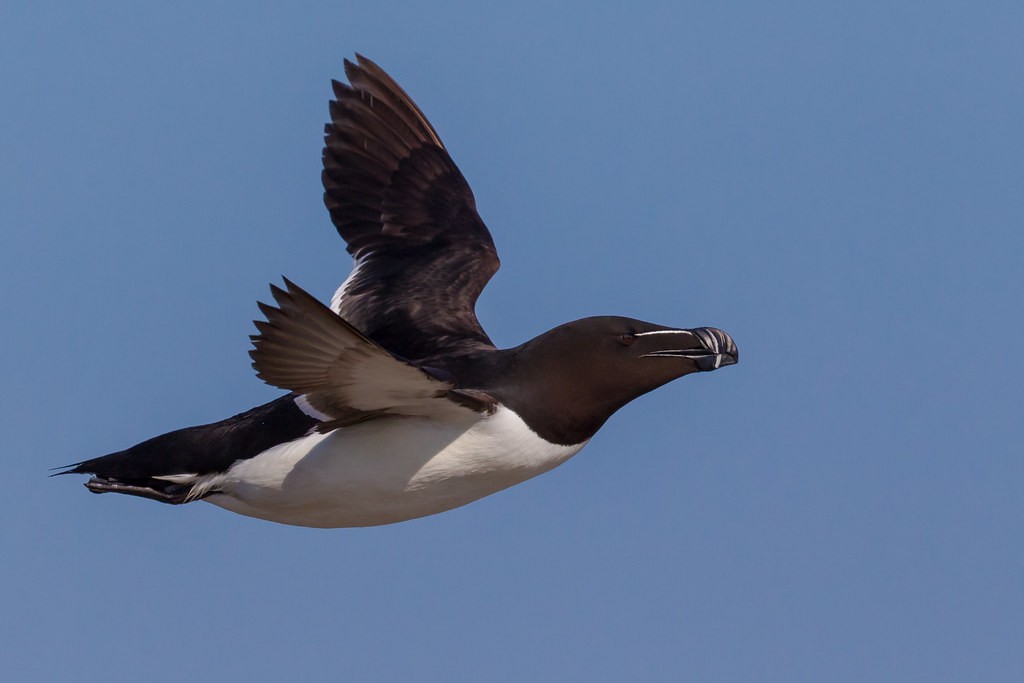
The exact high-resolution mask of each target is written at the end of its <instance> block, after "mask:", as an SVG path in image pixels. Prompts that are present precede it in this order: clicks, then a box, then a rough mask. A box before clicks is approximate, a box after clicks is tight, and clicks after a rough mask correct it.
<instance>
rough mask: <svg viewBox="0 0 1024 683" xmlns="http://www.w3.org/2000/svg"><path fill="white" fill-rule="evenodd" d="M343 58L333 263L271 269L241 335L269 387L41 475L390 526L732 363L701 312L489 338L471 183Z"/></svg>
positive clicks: (404, 108)
mask: <svg viewBox="0 0 1024 683" xmlns="http://www.w3.org/2000/svg"><path fill="white" fill-rule="evenodd" d="M344 71H345V76H346V78H347V81H348V82H347V83H343V82H340V81H337V80H333V81H332V86H333V95H334V99H332V100H331V101H330V117H329V118H330V120H329V122H328V123H327V124H326V126H325V128H324V131H325V135H324V148H323V154H322V162H323V169H322V174H321V178H322V182H323V188H324V195H323V198H324V204H325V205H326V208H327V211H328V213H329V215H330V219H331V221H332V223H333V224H334V226H335V228H336V229H337V231H338V233H339V234H340V236H341V237H342V239H343V240H344V241H345V243H346V244H347V251H348V253H349V254H350V255H351V256H352V258H353V267H352V271H351V273H350V274H349V276H348V277H347V278H346V279H345V281H344V282H343V283H342V284H341V286H340V287H339V288H338V290H337V292H336V293H335V294H334V296H333V297H332V299H331V301H330V305H329V306H328V305H325V304H323V303H321V302H320V301H319V300H318V299H317V298H315V297H314V296H312V295H311V294H309V293H307V292H306V291H305V290H303V289H302V288H301V287H299V286H298V285H296V284H295V283H294V282H292V281H291V280H289V279H287V278H285V279H284V283H283V286H277V285H271V287H270V290H271V295H272V298H273V303H271V304H268V303H262V302H259V303H258V306H259V309H260V311H261V313H262V314H263V316H264V319H263V320H257V321H254V324H255V326H256V331H257V334H255V335H252V336H251V337H250V339H251V342H252V349H251V350H250V352H249V353H250V356H251V358H252V365H253V368H254V369H255V371H256V375H257V376H258V377H259V378H260V379H262V380H263V381H265V382H267V383H268V384H271V385H273V386H275V387H277V388H279V389H281V390H284V391H285V392H287V393H285V394H284V395H282V396H280V397H278V398H276V399H275V400H272V401H270V402H269V403H266V404H264V405H261V406H257V407H255V408H253V409H251V410H247V411H245V412H242V413H239V414H237V415H234V416H232V417H229V418H227V419H224V420H221V421H219V422H214V423H211V424H206V425H200V426H193V427H187V428H184V429H178V430H175V431H171V432H168V433H166V434H162V435H160V436H156V437H154V438H151V439H149V440H147V441H143V442H142V443H139V444H137V445H134V446H132V447H130V448H127V449H125V450H122V451H118V452H114V453H110V454H108V455H104V456H101V457H97V458H93V459H90V460H85V461H82V462H78V463H75V464H73V465H68V466H66V467H64V468H59V469H62V470H63V471H60V472H57V474H87V475H91V478H90V479H89V480H88V481H87V482H86V483H85V486H86V487H87V488H88V489H89V490H90V491H92V492H94V493H120V494H127V495H132V496H139V497H142V498H148V499H151V500H155V501H160V502H163V503H169V504H173V505H181V504H186V503H191V502H195V501H205V502H208V503H212V504H214V505H217V506H219V507H221V508H224V509H226V510H229V511H232V512H235V513H238V514H241V515H247V516H250V517H255V518H258V519H263V520H268V521H271V522H277V523H281V524H289V525H296V526H304V527H318V528H343V527H366V526H377V525H384V524H392V523H396V522H403V521H406V520H410V519H416V518H420V517H425V516H427V515H432V514H436V513H440V512H444V511H447V510H451V509H453V508H457V507H460V506H463V505H466V504H468V503H471V502H473V501H476V500H479V499H481V498H483V497H485V496H488V495H491V494H493V493H496V492H498V491H501V490H503V489H506V488H508V487H510V486H513V485H516V484H519V483H521V482H523V481H526V480H528V479H530V478H532V477H535V476H537V475H540V474H542V473H544V472H547V471H549V470H551V469H552V468H554V467H557V466H558V465H560V464H562V463H564V462H565V461H566V460H568V459H569V458H570V457H572V456H573V455H575V454H576V453H577V452H578V451H579V450H580V449H582V448H583V447H584V446H585V445H587V443H588V442H589V441H590V439H591V438H592V437H593V436H594V434H595V433H596V432H597V431H598V430H599V429H600V428H601V427H602V425H604V423H605V422H606V421H607V420H608V419H609V418H610V417H611V416H612V414H613V413H615V412H616V411H617V410H619V409H620V408H622V407H623V406H624V405H626V404H627V403H629V402H630V401H632V400H633V399H635V398H637V397H639V396H641V395H643V394H646V393H648V392H650V391H652V390H654V389H656V388H658V387H659V386H662V385H664V384H666V383H668V382H671V381H673V380H675V379H678V378H680V377H683V376H685V375H689V374H693V373H697V372H708V371H712V370H716V369H718V368H721V367H723V366H727V365H733V364H735V363H737V362H738V360H739V353H738V350H737V347H736V344H735V342H734V341H733V339H732V337H730V336H729V335H728V334H727V333H726V332H724V331H722V330H720V329H717V328H713V327H694V328H677V327H669V326H664V325H657V324H653V323H649V322H643V321H640V320H634V319H631V318H627V317H620V316H598V317H587V318H582V319H579V320H575V321H572V322H569V323H565V324H563V325H559V326H557V327H555V328H553V329H551V330H549V331H547V332H545V333H543V334H541V335H539V336H537V337H535V338H533V339H531V340H529V341H526V342H524V343H522V344H520V345H519V346H515V347H512V348H504V349H499V348H497V347H496V346H495V345H494V343H493V342H492V341H491V339H490V337H489V336H488V335H487V333H486V332H485V331H484V329H483V327H482V326H481V325H480V322H479V320H478V319H477V316H476V312H475V308H476V302H477V298H478V297H479V295H480V293H481V291H482V290H483V289H484V286H485V285H486V284H487V282H488V281H489V280H490V279H491V277H492V276H493V275H494V274H495V272H496V271H497V270H498V266H499V260H498V255H497V252H496V250H495V247H494V242H493V240H492V238H491V235H490V232H489V231H488V229H487V227H486V225H485V224H484V222H483V220H482V219H481V217H480V214H479V213H478V212H477V208H476V200H475V198H474V195H473V192H472V191H471V189H470V187H469V185H468V183H467V182H466V180H465V178H464V177H463V175H462V173H461V172H460V171H459V169H458V167H457V166H456V165H455V163H454V162H453V161H452V158H451V156H450V155H449V154H448V151H447V149H446V147H445V145H444V144H443V143H442V142H441V138H440V137H439V135H438V134H437V132H436V131H435V129H434V127H433V126H432V125H431V124H430V122H429V121H428V120H427V117H426V116H425V115H424V114H423V112H422V111H421V110H420V108H419V107H418V106H417V105H416V104H415V103H414V102H413V100H412V98H410V97H409V95H408V94H406V92H405V90H403V89H402V88H401V87H400V86H399V85H398V83H397V82H396V81H395V80H394V79H393V78H391V76H389V75H388V74H387V73H386V72H385V71H384V70H383V69H382V68H381V67H379V66H378V65H377V64H375V63H374V62H373V61H371V60H369V59H367V58H366V57H364V56H362V55H360V54H358V53H357V54H356V55H355V61H350V60H348V59H345V60H344Z"/></svg>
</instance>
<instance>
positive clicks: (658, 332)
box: [633, 330, 697, 337]
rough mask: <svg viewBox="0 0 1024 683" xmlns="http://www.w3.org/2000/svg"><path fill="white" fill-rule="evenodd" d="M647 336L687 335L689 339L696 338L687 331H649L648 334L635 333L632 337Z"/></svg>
mask: <svg viewBox="0 0 1024 683" xmlns="http://www.w3.org/2000/svg"><path fill="white" fill-rule="evenodd" d="M649 334H688V335H690V336H691V337H696V336H697V335H695V334H694V333H693V332H690V331H689V330H651V331H650V332H637V333H636V334H634V335H633V336H634V337H646V336H647V335H649Z"/></svg>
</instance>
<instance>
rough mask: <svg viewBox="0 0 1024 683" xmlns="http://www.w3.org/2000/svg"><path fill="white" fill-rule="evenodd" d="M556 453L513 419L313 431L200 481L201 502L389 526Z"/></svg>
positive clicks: (479, 494)
mask: <svg viewBox="0 0 1024 683" xmlns="http://www.w3.org/2000/svg"><path fill="white" fill-rule="evenodd" d="M585 445H586V442H583V443H580V444H576V445H574V446H559V445H556V444H552V443H549V442H547V441H545V440H544V439H542V438H540V437H539V436H537V434H535V433H534V432H533V431H531V430H530V428H529V427H527V426H526V423H524V422H523V421H522V419H520V418H519V416H518V415H516V414H515V413H514V412H512V411H511V410H509V409H507V408H503V407H502V408H499V409H498V410H497V411H496V412H495V413H494V414H493V415H490V416H487V417H484V418H482V419H474V418H472V417H471V418H469V419H468V420H467V421H464V422H461V423H456V422H446V423H440V422H437V421H434V420H428V419H420V418H396V419H381V420H374V421H370V422H365V423H363V424H358V425H353V426H351V427H346V428H344V429H337V430H335V431H333V432H331V433H329V434H326V435H324V434H312V435H310V436H305V437H303V438H301V439H297V440H295V441H292V442H289V443H285V444H281V445H279V446H275V447H274V448H271V449H269V450H266V451H264V452H263V453H260V454H259V455H257V456H256V457H254V458H250V459H248V460H243V461H240V462H238V463H237V464H235V465H234V466H232V468H231V469H230V470H228V471H227V472H225V473H224V474H219V475H215V476H212V477H210V478H209V479H207V480H206V481H203V482H201V483H200V484H199V486H200V487H202V488H203V489H206V488H215V489H218V490H219V491H221V493H217V494H214V495H211V496H209V497H208V498H206V499H205V500H207V501H209V502H211V503H213V504H215V505H219V506H220V507H223V508H226V509H228V510H231V511H233V512H237V513H239V514H243V515H249V516H251V517H259V518H261V519H267V520H270V521H273V522H280V523H282V524H295V525H298V526H311V527H352V526H374V525H377V524H390V523H393V522H401V521H403V520H406V519H413V518H415V517H423V516H425V515H432V514H435V513H437V512H443V511H445V510H450V509H452V508H456V507H459V506H460V505H465V504H466V503H470V502H472V501H474V500H477V499H478V498H483V497H484V496H487V495H490V494H492V493H495V492H496V491H500V490H502V489H504V488H508V487H509V486H512V485H514V484H518V483H519V482H522V481H525V480H527V479H529V478H531V477H535V476H537V475H538V474H541V473H543V472H546V471H548V470H550V469H551V468H553V467H555V466H557V465H560V464H562V463H563V462H565V461H566V460H568V459H569V458H570V457H571V456H573V455H574V454H575V453H576V452H578V451H579V450H580V449H581V448H583V446H585Z"/></svg>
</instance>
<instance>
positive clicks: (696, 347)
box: [497, 316, 739, 444]
mask: <svg viewBox="0 0 1024 683" xmlns="http://www.w3.org/2000/svg"><path fill="white" fill-rule="evenodd" d="M512 352H513V353H514V355H515V362H514V364H513V368H514V370H513V372H512V373H510V374H511V375H514V376H515V382H514V383H513V384H506V385H505V386H504V387H501V388H500V389H499V390H498V392H497V393H499V394H500V393H505V394H508V395H507V396H499V397H498V398H499V400H502V401H503V402H505V403H507V404H509V405H510V407H512V408H513V409H515V410H516V412H518V413H519V414H520V415H522V417H523V419H524V420H526V422H527V423H528V424H529V425H530V426H531V427H533V428H534V429H535V431H537V433H538V434H540V435H541V436H543V437H544V438H546V439H547V440H549V441H554V442H556V443H563V444H574V443H580V442H581V441H584V440H586V439H588V438H590V437H591V436H593V434H594V433H595V432H596V431H597V430H598V429H599V428H600V427H601V425H602V424H604V422H605V421H606V420H607V419H608V418H609V417H611V415H612V413H614V412H615V411H616V410H618V409H619V408H621V407H622V406H624V405H626V404H627V403H629V402H630V401H632V400H633V399H635V398H636V397H638V396H642V395H643V394H646V393H647V392H649V391H652V390H653V389H656V388H658V387H660V386H661V385H663V384H666V383H667V382H671V381H672V380H674V379H677V378H679V377H682V376H683V375H689V374H691V373H694V372H707V371H710V370H715V369H717V368H719V367H722V366H724V365H733V364H735V363H736V362H737V361H738V359H739V353H738V351H737V350H736V344H735V343H734V342H733V340H732V338H731V337H730V336H729V335H728V334H726V333H725V332H722V331H721V330H717V329H715V328H713V327H698V328H693V329H678V328H671V327H665V326H663V325H654V324H652V323H647V322H643V321H640V320H633V319H630V318H620V317H613V316H602V317H595V318H584V319H582V320H576V321H574V322H571V323H566V324H564V325H560V326H558V327H556V328H555V329H553V330H551V331H549V332H546V333H544V334H542V335H541V336H539V337H536V338H535V339H532V340H530V341H528V342H527V343H525V344H523V345H522V346H520V347H518V348H517V349H514V350H512ZM527 378H528V379H527ZM524 387H528V388H529V389H524ZM525 392H529V393H530V394H531V395H529V396H527V395H525ZM523 411H526V413H527V414H524V412H523Z"/></svg>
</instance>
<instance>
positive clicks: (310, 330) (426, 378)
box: [249, 279, 493, 431]
mask: <svg viewBox="0 0 1024 683" xmlns="http://www.w3.org/2000/svg"><path fill="white" fill-rule="evenodd" d="M285 284H286V286H287V287H288V290H287V291H284V290H282V289H280V288H278V287H275V286H273V285H271V288H270V289H271V292H272V293H273V295H274V299H275V301H276V302H277V307H274V306H269V305H267V304H264V303H260V310H262V311H263V314H264V315H265V316H266V317H267V322H262V321H256V327H257V329H258V330H259V332H260V333H259V334H258V335H254V336H253V337H252V340H253V345H254V346H255V348H254V349H253V350H252V351H250V352H249V355H250V356H251V357H252V360H253V363H252V365H253V367H254V368H255V369H256V374H257V376H258V377H259V378H260V379H262V380H263V381H265V382H267V383H268V384H273V385H274V386H277V387H280V388H282V389H287V390H289V391H294V392H298V393H299V394H302V399H301V400H300V406H301V405H302V402H303V401H304V402H305V403H306V404H307V406H308V407H311V408H312V409H313V410H314V411H315V412H316V413H317V414H318V416H319V417H322V418H326V419H325V421H324V422H323V423H322V424H321V425H319V426H318V428H319V429H321V431H326V430H329V429H333V428H335V427H341V426H344V425H346V424H352V423H354V422H359V421H362V420H365V419H369V418H372V417H377V416H381V415H423V416H443V415H456V414H461V415H464V416H465V415H467V412H466V411H475V412H486V411H490V410H491V409H492V408H493V399H491V398H490V397H489V396H487V395H486V394H483V393H481V392H472V391H459V390H457V389H456V388H455V386H454V383H453V382H452V381H451V378H450V377H448V376H446V375H445V373H443V372H442V371H439V370H432V369H430V368H423V367H420V366H417V365H415V364H413V363H410V362H408V361H405V360H402V359H400V358H397V357H395V356H394V355H392V354H391V353H389V352H388V351H386V350H384V349H383V348H381V347H380V346H378V345H377V344H375V343H374V342H373V341H371V340H370V339H369V338H367V337H366V336H365V335H363V334H362V333H360V332H359V331H358V330H357V329H355V328H354V327H353V326H352V325H349V324H348V323H347V322H345V320H344V319H342V318H341V317H340V316H338V315H337V314H336V313H334V312H333V311H331V310H330V309H329V308H327V307H326V306H324V305H323V304H321V303H320V302H319V301H317V300H316V299H315V298H313V297H312V296H311V295H309V294H307V293H306V292H305V291H304V290H303V289H301V288H300V287H298V286H297V285H295V284H294V283H292V282H289V281H288V280H287V279H286V280H285Z"/></svg>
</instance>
